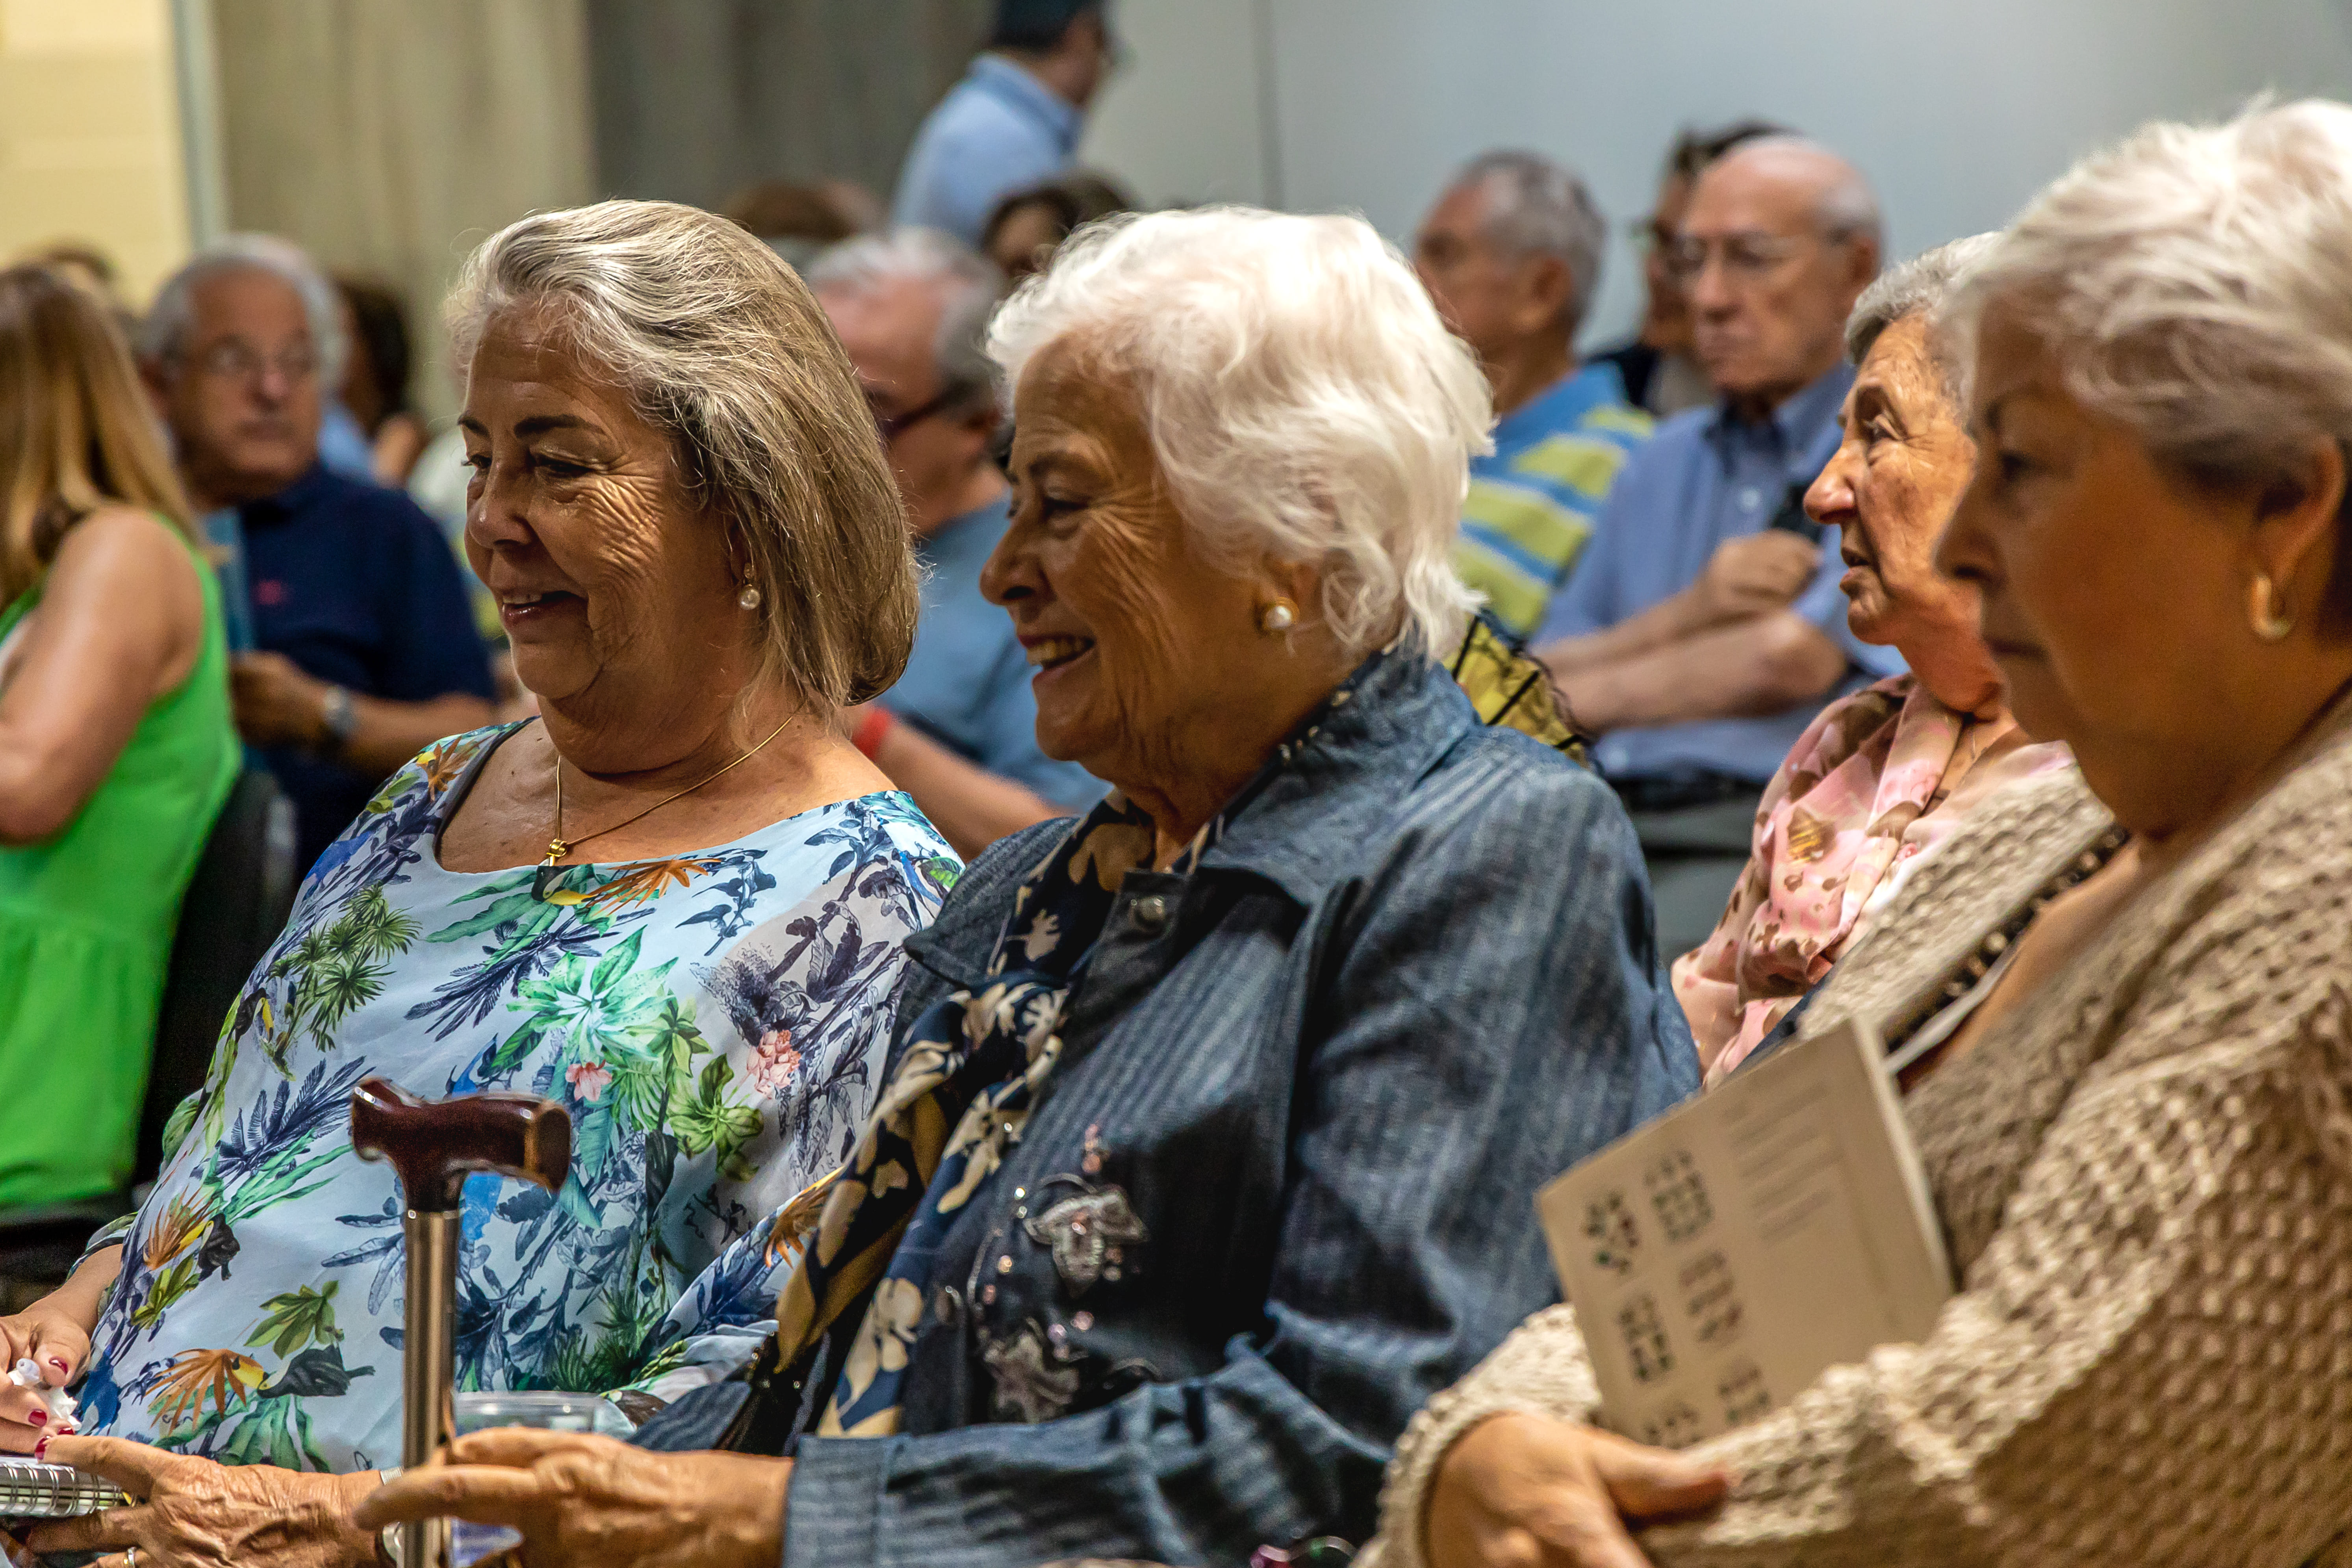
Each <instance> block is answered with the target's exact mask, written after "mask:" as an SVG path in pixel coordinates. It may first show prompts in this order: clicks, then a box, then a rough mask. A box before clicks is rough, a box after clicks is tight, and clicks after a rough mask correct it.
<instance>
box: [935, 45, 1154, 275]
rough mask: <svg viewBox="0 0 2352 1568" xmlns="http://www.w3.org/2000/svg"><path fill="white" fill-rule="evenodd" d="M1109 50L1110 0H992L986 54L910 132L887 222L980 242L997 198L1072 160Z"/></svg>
mask: <svg viewBox="0 0 2352 1568" xmlns="http://www.w3.org/2000/svg"><path fill="white" fill-rule="evenodd" d="M1111 55H1112V43H1111V35H1110V22H1109V7H1108V0H999V4H998V5H997V8H996V26H995V29H994V30H993V31H992V33H991V34H990V36H989V47H988V52H987V53H986V54H983V55H982V56H981V57H980V58H978V59H976V60H974V61H972V62H971V70H970V71H969V72H967V73H966V74H965V76H964V79H962V80H961V81H960V82H958V83H957V84H956V85H955V86H954V87H953V88H952V89H950V90H949V92H948V95H947V97H945V98H943V99H941V100H940V103H939V107H938V108H936V109H934V110H931V112H930V115H929V118H928V119H926V120H925V121H923V125H922V129H921V130H919V131H918V132H916V133H915V142H914V145H913V146H912V147H910V148H908V152H907V162H906V164H905V166H904V167H903V168H901V169H900V170H899V173H898V198H897V200H896V201H895V202H894V203H893V204H892V207H891V215H890V216H891V220H892V221H893V222H894V223H897V224H899V225H902V226H915V227H921V228H936V229H940V230H943V231H944V232H946V233H948V234H951V235H954V236H955V237H957V238H958V239H961V240H962V241H963V242H964V243H965V244H966V245H974V246H976V245H978V244H979V243H980V239H981V232H982V230H983V229H984V228H985V227H986V226H987V225H988V215H989V214H990V213H991V212H992V210H994V208H995V206H996V204H997V203H998V202H999V201H1001V200H1002V199H1003V197H1005V196H1007V195H1011V194H1012V193H1013V192H1014V191H1017V190H1021V189H1023V188H1024V187H1026V186H1029V185H1034V184H1037V183H1038V182H1039V181H1041V180H1045V179H1050V178H1051V177H1052V176H1054V175H1055V174H1060V173H1062V172H1063V171H1064V170H1065V169H1067V168H1068V167H1069V166H1070V163H1071V161H1072V158H1073V156H1074V155H1075V154H1076V151H1077V145H1078V133H1079V132H1080V131H1082V130H1083V129H1084V128H1085V125H1086V110H1087V104H1089V103H1091V102H1092V101H1094V96H1095V93H1096V92H1097V89H1100V88H1101V86H1102V82H1103V78H1104V77H1105V76H1106V75H1108V70H1109V66H1110V61H1111Z"/></svg>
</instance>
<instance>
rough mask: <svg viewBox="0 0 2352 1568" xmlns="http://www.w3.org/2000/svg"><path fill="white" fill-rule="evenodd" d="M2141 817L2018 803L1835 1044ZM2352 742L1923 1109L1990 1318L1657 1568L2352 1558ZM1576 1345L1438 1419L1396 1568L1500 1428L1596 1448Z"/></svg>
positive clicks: (2293, 776)
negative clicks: (2109, 832) (1516, 1424)
mask: <svg viewBox="0 0 2352 1568" xmlns="http://www.w3.org/2000/svg"><path fill="white" fill-rule="evenodd" d="M2107 824H2108V816H2107V813H2106V812H2105V808H2104V807H2102V806H2101V805H2099V803H2098V802H2097V801H2096V800H2095V799H2094V798H2093V797H2092V796H2091V795H2089V793H2088V792H2087V790H2086V789H2085V788H2084V785H2083V783H2082V781H2081V777H2080V775H2079V774H2078V773H2074V772H2073V771H2072V770H2069V771H2068V772H2066V773H2060V774H2053V775H2051V776H2050V777H2047V778H2043V779H2036V780H2032V781H2030V782H2027V783H2024V784H2020V785H2018V786H2017V787H2016V788H2014V789H2012V790H2011V791H2009V792H2006V793H2005V794H2004V795H2002V796H2000V797H1998V798H1996V799H1995V800H1993V801H1990V802H1988V803H1987V804H1986V805H1984V806H1983V807H1981V808H1980V809H1979V815H1978V816H1976V817H1975V818H1973V819H1972V820H1971V821H1970V822H1969V824H1968V825H1967V826H1966V827H1965V828H1963V830H1962V831H1961V832H1960V833H1959V834H1958V835H1957V836H1955V837H1954V838H1953V839H1952V841H1951V842H1950V843H1949V844H1948V845H1947V846H1945V847H1944V848H1943V850H1942V851H1941V852H1940V853H1939V854H1937V855H1936V856H1933V857H1931V858H1929V859H1927V861H1926V862H1925V863H1923V864H1922V865H1921V866H1920V868H1918V871H1917V872H1916V875H1915V876H1914V877H1913V878H1912V879H1911V881H1910V882H1909V884H1908V885H1907V886H1906V888H1905V889H1903V890H1902V892H1901V893H1900V894H1898V895H1897V898H1896V900H1895V902H1894V903H1893V904H1892V905H1890V907H1889V908H1888V909H1887V910H1886V911H1885V913H1884V914H1883V915H1882V916H1881V917H1880V920H1879V921H1878V923H1877V924H1876V925H1875V926H1874V928H1873V929H1872V930H1871V931H1870V932H1869V933H1868V935H1867V936H1866V937H1865V938H1864V941H1863V942H1860V943H1858V944H1857V945H1856V947H1855V949H1854V951H1853V952H1852V953H1851V954H1850V955H1849V956H1848V957H1847V959H1846V960H1845V962H1844V963H1842V964H1840V965H1839V967H1838V968H1837V970H1836V971H1835V973H1832V976H1831V978H1830V979H1829V981H1828V982H1827V984H1825V986H1824V987H1823V990H1822V995H1821V997H1820V999H1819V1000H1818V1001H1817V1002H1816V1003H1815V1005H1814V1006H1813V1008H1812V1010H1811V1013H1810V1014H1808V1015H1807V1016H1806V1019H1805V1023H1804V1026H1803V1029H1802V1031H1801V1032H1802V1034H1803V1035H1805V1036H1807V1037H1811V1036H1817V1035H1820V1034H1822V1033H1823V1032H1824V1031H1826V1030H1829V1029H1831V1028H1833V1027H1835V1026H1837V1025H1838V1024H1839V1023H1840V1022H1841V1021H1842V1020H1843V1019H1845V1018H1848V1017H1856V1016H1859V1017H1865V1018H1871V1019H1874V1020H1878V1021H1880V1022H1882V1024H1896V1025H1899V1024H1901V1023H1902V1022H1903V1021H1905V1020H1906V1018H1910V1017H1916V1016H1918V1015H1919V1014H1920V1013H1921V1012H1923V1011H1924V1010H1925V1009H1926V1008H1927V1006H1928V1005H1929V1003H1930V999H1931V998H1932V997H1933V996H1934V995H1935V994H1936V993H1937V989H1938V988H1939V987H1940V985H1941V984H1942V983H1943V982H1944V980H1945V979H1946V978H1947V977H1948V975H1949V974H1950V973H1951V970H1952V968H1953V966H1954V965H1955V964H1956V963H1958V962H1959V961H1961V960H1963V959H1965V958H1966V956H1967V955H1968V953H1969V952H1970V951H1971V950H1972V949H1973V947H1974V945H1975V943H1976V942H1978V940H1979V938H1980V937H1981V936H1982V935H1983V933H1985V932H1986V931H1990V930H1992V929H1994V928H1995V927H1996V926H1998V925H1999V924H2000V921H2002V920H2003V919H2004V918H2005V917H2006V916H2007V915H2008V914H2009V913H2010V912H2011V911H2012V910H2016V909H2018V908H2020V907H2021V905H2022V904H2023V903H2024V902H2025V901H2026V900H2029V899H2031V898H2032V895H2033V893H2034V891H2035V889H2037V888H2039V887H2040V886H2041V885H2042V883H2043V882H2044V881H2045V880H2046V879H2048V878H2049V877H2050V876H2051V875H2053V873H2054V872H2055V871H2056V870H2057V869H2058V868H2061V867H2063V865H2065V863H2066V862H2067V860H2068V859H2069V858H2071V857H2074V856H2075V855H2078V854H2080V853H2081V852H2082V850H2083V849H2084V847H2086V846H2087V845H2088V844H2089V843H2090V842H2091V841H2093V840H2095V838H2096V837H2098V835H2099V834H2100V833H2101V832H2103V831H2104V830H2105V827H2106V826H2107ZM2348 981H2352V717H2347V711H2346V710H2344V709H2343V708H2339V709H2338V710H2336V712H2335V713H2333V714H2331V715H2330V716H2329V717H2328V718H2327V719H2326V721H2324V722H2323V724H2322V726H2321V728H2320V730H2319V731H2318V732H2317V733H2316V735H2315V738H2314V739H2313V740H2312V741H2310V742H2307V743H2306V746H2305V750H2304V752H2303V753H2302V755H2301V756H2300V758H2299V760H2297V761H2296V762H2295V763H2294V765H2293V766H2292V767H2291V768H2290V769H2289V770H2288V771H2287V772H2286V773H2284V776H2283V777H2282V779H2281V780H2280V782H2279V783H2277V784H2275V785H2274V786H2273V788H2271V789H2270V790H2269V791H2268V792H2267V793H2266V794H2265V795H2263V796H2262V797H2261V798H2260V799H2258V800H2256V801H2255V802H2253V803H2252V805H2249V806H2248V807H2247V808H2245V809H2244V810H2243V811H2242V812H2241V813H2240V814H2239V815H2238V816H2236V817H2235V818H2234V819H2233V820H2231V822H2229V823H2227V824H2225V825H2224V826H2222V827H2221V829H2220V830H2219V831H2218V832H2217V833H2215V835H2214V836H2213V837H2211V838H2210V839H2209V840H2208V841H2207V842H2206V843H2205V844H2204V845H2203V846H2201V847H2199V848H2198V849H2197V850H2196V851H2195V852H2193V853H2192V855H2191V856H2190V857H2189V859H2188V860H2186V861H2185V862H2184V863H2183V864H2182V865H2180V866H2179V867H2178V868H2175V869H2174V870H2173V871H2172V872H2171V873H2170V874H2169V875H2168V876H2167V877H2165V878H2164V879H2161V880H2160V881H2158V882H2156V883H2154V884H2152V885H2151V886H2149V887H2148V888H2147V889H2143V890H2142V891H2141V892H2140V893H2139V894H2138V895H2137V897H2136V898H2135V899H2134V900H2133V901H2132V902H2131V903H2130V904H2129V905H2128V906H2127V907H2126V909H2125V910H2123V911H2122V912H2121V913H2120V914H2119V915H2118V916H2117V917H2116V919H2115V920H2114V921H2112V922H2111V923H2110V925H2109V926H2108V928H2107V929H2106V930H2105V931H2103V932H2102V933H2100V935H2099V936H2098V937H2097V938H2096V939H2095V940H2094V942H2092V943H2091V945H2090V946H2088V947H2087V948H2086V949H2085V950H2084V952H2082V953H2081V954H2079V955H2078V956H2077V957H2076V958H2075V960H2074V962H2073V963H2070V964H2069V965H2068V966H2067V967H2066V968H2065V969H2064V970H2063V971H2062V972H2061V973H2058V974H2056V975H2053V977H2052V978H2051V979H2050V980H2049V981H2048V982H2046V983H2045V985H2044V987H2043V989H2042V991H2041V992H2040V993H2039V994H2037V995H2035V996H2034V997H2033V998H2032V1001H2031V1003H2030V1004H2029V1005H2025V1006H2022V1007H2020V1008H2017V1009H2016V1010H2014V1011H2013V1012H2012V1013H2011V1015H2010V1016H2007V1017H2006V1018H2004V1019H2002V1020H2000V1022H1999V1023H1998V1024H1996V1025H1995V1026H1993V1027H1992V1028H1991V1029H1990V1031H1989V1032H1988V1033H1987V1034H1986V1035H1985V1037H1984V1038H1983V1039H1982V1041H1981V1042H1980V1043H1979V1045H1978V1046H1977V1047H1976V1048H1975V1049H1974V1050H1972V1051H1970V1052H1969V1054H1967V1055H1965V1056H1963V1057H1961V1058H1958V1059H1957V1060H1956V1061H1954V1062H1952V1063H1950V1064H1948V1066H1946V1067H1945V1068H1942V1069H1940V1070H1939V1071H1937V1073H1936V1074H1934V1075H1933V1076H1931V1077H1930V1078H1929V1079H1927V1081H1926V1082H1925V1083H1924V1084H1922V1085H1921V1086H1920V1087H1919V1088H1918V1089H1917V1090H1916V1092H1915V1093H1914V1094H1913V1095H1912V1096H1911V1097H1910V1098H1909V1099H1908V1100H1906V1104H1905V1112H1906V1117H1907V1119H1908V1120H1909V1121H1910V1123H1911V1127H1912V1130H1913V1131H1914V1133H1915V1135H1916V1139H1917V1142H1918V1144H1919V1149H1920V1153H1921V1157H1922V1159H1923V1160H1924V1162H1925V1163H1926V1166H1927V1173H1928V1177H1929V1181H1930V1184H1931V1185H1932V1187H1933V1190H1934V1193H1935V1196H1936V1201H1937V1212H1938V1214H1939V1215H1941V1217H1942V1219H1943V1222H1944V1226H1945V1229H1946V1232H1947V1237H1948V1241H1949V1243H1950V1246H1951V1251H1952V1258H1953V1261H1954V1264H1955V1267H1956V1268H1958V1270H1959V1274H1960V1283H1961V1287H1962V1289H1961V1293H1960V1294H1959V1295H1958V1296H1957V1297H1955V1298H1954V1299H1953V1300H1952V1301H1951V1302H1950V1303H1949V1304H1948V1306H1947V1307H1946V1309H1945V1310H1944V1312H1943V1314H1942V1316H1941V1318H1940V1319H1939V1320H1938V1321H1937V1326H1936V1328H1935V1330H1934V1331H1933V1332H1932V1333H1931V1334H1930V1335H1929V1336H1928V1338H1927V1341H1926V1342H1925V1343H1921V1344H1897V1345H1884V1346H1881V1347H1879V1348H1878V1349H1877V1350H1875V1351H1874V1352H1872V1353H1871V1355H1870V1356H1869V1357H1868V1359H1867V1360H1865V1361H1864V1362H1863V1363H1860V1364H1858V1365H1851V1366H1841V1367H1836V1368H1832V1370H1831V1371H1829V1372H1828V1373H1824V1374H1823V1375H1822V1378H1821V1379H1820V1380H1819V1381H1818V1382H1817V1383H1816V1384H1814V1385H1813V1386H1812V1387H1811V1388H1810V1389H1808V1390H1807V1391H1805V1392H1804V1393H1803V1394H1800V1395H1799V1396H1798V1397H1797V1398H1796V1399H1794V1400H1792V1401H1791V1402H1790V1404H1789V1405H1786V1406H1784V1407H1782V1408H1781V1409H1780V1410H1777V1411H1775V1412H1773V1413H1772V1414H1771V1415H1768V1416H1766V1417H1764V1418H1763V1419H1762V1420H1760V1421H1758V1422H1756V1423H1754V1424H1752V1425H1750V1426H1746V1427H1743V1428H1741V1429H1739V1430H1738V1431H1736V1432H1733V1433H1730V1434H1727V1435H1726V1436H1723V1437H1720V1438H1717V1439H1714V1440H1712V1441H1710V1442H1708V1443H1706V1444H1703V1445H1700V1446H1698V1447H1696V1448H1694V1449H1693V1450H1692V1451H1691V1452H1692V1454H1693V1457H1695V1458H1701V1459H1705V1460H1711V1461H1715V1462H1717V1463H1720V1464H1723V1465H1725V1466H1727V1468H1729V1469H1730V1470H1731V1471H1732V1473H1733V1474H1734V1475H1735V1476H1736V1477H1738V1481H1737V1484H1736V1486H1735V1488H1734V1489H1733V1492H1732V1495H1731V1497H1730V1499H1729V1500H1727V1502H1726V1504H1725V1505H1724V1506H1723V1507H1722V1508H1721V1509H1719V1510H1717V1511H1715V1512H1714V1513H1713V1514H1711V1515H1709V1516H1708V1517H1706V1519H1705V1520H1703V1521H1698V1522H1696V1523H1686V1524H1677V1525H1673V1526H1667V1527H1662V1528H1659V1529H1654V1530H1651V1531H1647V1532H1645V1533H1644V1534H1643V1537H1642V1547H1643V1551H1644V1552H1647V1553H1648V1554H1649V1556H1650V1558H1651V1560H1652V1561H1653V1562H1654V1563H1656V1564H1657V1568H1702V1565H1703V1568H1734V1565H1738V1568H1764V1565H1768V1564H1770V1565H1779V1564H1798V1563H1802V1564H1806V1565H1807V1568H1842V1565H1846V1564H1853V1565H1855V1568H1860V1565H1862V1564H1871V1565H1873V1568H1911V1565H1916V1568H1928V1565H1930V1564H1934V1565H1936V1568H1958V1565H1967V1564H2001V1565H2009V1568H2026V1565H2033V1568H2040V1565H2043V1564H2048V1565H2053V1568H2054V1565H2056V1564H2061V1563H2063V1564H2067V1565H2069V1568H2101V1565H2113V1568H2125V1565H2126V1564H2128V1565H2130V1568H2149V1565H2154V1564H2168V1563H2181V1564H2191V1563H2193V1564H2199V1565H2200V1568H2204V1565H2213V1568H2220V1565H2223V1564H2246V1565H2256V1564H2260V1565H2263V1568H2293V1565H2294V1564H2299V1563H2322V1564H2328V1565H2336V1564H2341V1563H2347V1562H2352V1546H2347V1542H2346V1540H2345V1537H2346V1533H2347V1529H2352V1111H2347V1100H2352V1043H2347V1009H2352V996H2347V989H2346V987H2347V982H2348ZM1595 1406H1596V1397H1595V1394H1594V1389H1593V1384H1592V1378H1591V1370H1590V1367H1589V1365H1588V1364H1587V1363H1586V1360H1585V1352H1584V1345H1583V1342H1582V1340H1581V1339H1580V1337H1579V1335H1578V1333H1577V1331H1576V1326H1575V1318H1574V1314H1573V1313H1572V1311H1570V1310H1569V1309H1567V1308H1557V1309H1554V1310H1550V1311H1547V1312H1543V1313H1539V1314H1538V1315H1537V1316H1536V1317H1534V1318H1531V1319H1529V1320H1528V1321H1527V1322H1526V1323H1525V1324H1524V1325H1523V1326H1522V1327H1521V1328H1520V1329H1519V1331H1517V1333H1516V1334H1514V1335H1513V1336H1512V1338H1511V1339H1510V1340H1509V1341H1507V1342H1506V1343H1505V1344H1504V1345H1503V1347H1502V1348H1501V1349H1500V1350H1498V1351H1496V1352H1495V1354H1494V1355H1493V1356H1492V1357H1490V1358H1489V1359H1488V1360H1487V1361H1486V1363H1484V1364H1483V1365H1481V1366H1480V1367H1479V1368H1478V1369H1477V1370H1476V1371H1475V1372H1474V1373H1472V1374H1471V1375H1470V1376H1469V1377H1468V1378H1466V1379H1465V1380H1464V1382H1463V1383H1461V1384H1458V1385H1456V1386H1455V1387H1454V1388H1452V1389H1450V1390H1447V1391H1446V1392H1444V1393H1443V1394H1439V1395H1438V1396H1437V1397H1436V1398H1435V1399H1433V1401H1432V1402H1431V1403H1430V1405H1429V1406H1428V1408H1427V1409H1425V1410H1424V1411H1423V1412H1422V1413H1421V1414H1420V1415H1417V1416H1416V1417H1415V1418H1414V1420H1413V1422H1412V1426H1411V1427H1410V1429H1409V1430H1408V1431H1407V1432H1406V1434H1405V1436H1404V1438H1403V1440H1402V1443H1401V1444H1400V1445H1399V1447H1398V1450H1397V1456H1396V1459H1395V1462H1394V1464H1393V1465H1392V1467H1391V1470H1390V1474H1389V1479H1388V1485H1387V1489H1386V1492H1385V1494H1384V1496H1383V1506H1382V1516H1383V1528H1382V1534H1381V1539H1380V1540H1379V1541H1378V1542H1376V1543H1375V1558H1374V1561H1375V1562H1376V1563H1378V1568H1424V1564H1423V1531H1422V1525H1423V1515H1424V1510H1425V1506H1426V1502H1427V1499H1428V1492H1429V1488H1430V1485H1431V1483H1432V1481H1433V1478H1434V1474H1435V1471H1436V1468H1437V1465H1438V1463H1439V1461H1440V1460H1442V1459H1443V1458H1444V1453H1445V1450H1446V1448H1447V1447H1449V1446H1450V1445H1451V1444H1452V1443H1453V1441H1454V1439H1455V1438H1456V1437H1458V1436H1461V1434H1462V1433H1464V1432H1465V1431H1466V1430H1468V1429H1469V1427H1470V1426H1473V1425H1475V1423H1476V1422H1477V1421H1478V1420H1480V1419H1482V1418H1483V1417H1485V1416H1486V1415H1492V1414H1495V1413H1496V1412H1498V1411H1505V1410H1528V1411H1536V1412H1540V1413H1543V1414H1547V1415H1555V1416H1559V1417H1561V1418H1564V1419H1569V1420H1576V1421H1589V1420H1591V1418H1592V1416H1593V1414H1594V1411H1595Z"/></svg>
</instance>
